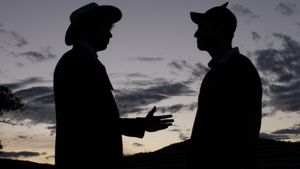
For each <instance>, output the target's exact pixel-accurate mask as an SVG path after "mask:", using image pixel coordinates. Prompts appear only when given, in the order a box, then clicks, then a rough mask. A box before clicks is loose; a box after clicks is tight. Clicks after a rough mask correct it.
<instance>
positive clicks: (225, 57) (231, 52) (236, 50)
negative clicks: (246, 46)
mask: <svg viewBox="0 0 300 169" xmlns="http://www.w3.org/2000/svg"><path fill="white" fill-rule="evenodd" d="M239 53H240V52H239V48H238V47H234V48H232V49H230V50H229V51H227V52H226V53H225V54H224V55H223V56H222V57H220V58H217V59H211V60H210V61H209V63H208V66H209V67H210V68H213V67H215V66H216V65H218V64H220V63H224V62H226V61H227V60H228V59H229V58H230V57H231V56H233V55H236V54H239Z"/></svg>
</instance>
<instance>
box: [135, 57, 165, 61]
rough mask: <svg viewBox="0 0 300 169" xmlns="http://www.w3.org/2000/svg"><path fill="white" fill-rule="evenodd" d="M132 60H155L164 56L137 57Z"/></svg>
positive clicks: (159, 59) (160, 59)
mask: <svg viewBox="0 0 300 169" xmlns="http://www.w3.org/2000/svg"><path fill="white" fill-rule="evenodd" d="M132 60H137V61H141V62H155V61H162V60H163V58H162V57H136V58H132Z"/></svg>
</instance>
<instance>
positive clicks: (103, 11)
mask: <svg viewBox="0 0 300 169" xmlns="http://www.w3.org/2000/svg"><path fill="white" fill-rule="evenodd" d="M121 18H122V12H121V10H120V9H119V8H117V7H114V6H110V5H101V6H98V5H97V6H96V7H93V9H90V10H88V11H86V12H84V13H83V14H81V16H78V17H77V19H76V20H73V21H72V18H71V24H70V25H69V27H68V29H67V31H66V35H65V43H66V45H73V43H74V34H76V33H78V28H79V27H80V26H84V25H80V23H81V22H82V21H83V20H87V19H88V20H89V21H90V22H95V23H97V22H106V23H111V24H114V23H116V22H118V21H120V20H121Z"/></svg>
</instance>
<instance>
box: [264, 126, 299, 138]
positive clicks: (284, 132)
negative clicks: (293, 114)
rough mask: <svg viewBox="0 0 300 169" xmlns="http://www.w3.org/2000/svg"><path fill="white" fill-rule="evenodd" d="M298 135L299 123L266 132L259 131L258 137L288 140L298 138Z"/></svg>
mask: <svg viewBox="0 0 300 169" xmlns="http://www.w3.org/2000/svg"><path fill="white" fill-rule="evenodd" d="M299 135H300V124H296V125H294V126H293V127H290V128H287V129H279V130H276V131H273V132H271V133H270V134H268V133H261V134H260V137H262V138H268V139H274V140H288V139H293V138H298V137H299Z"/></svg>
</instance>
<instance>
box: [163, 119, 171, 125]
mask: <svg viewBox="0 0 300 169" xmlns="http://www.w3.org/2000/svg"><path fill="white" fill-rule="evenodd" d="M173 122H174V120H173V119H168V120H160V123H161V124H167V123H173Z"/></svg>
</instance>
